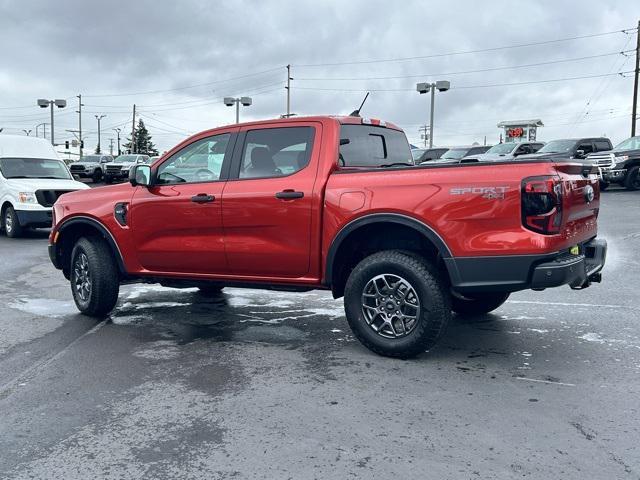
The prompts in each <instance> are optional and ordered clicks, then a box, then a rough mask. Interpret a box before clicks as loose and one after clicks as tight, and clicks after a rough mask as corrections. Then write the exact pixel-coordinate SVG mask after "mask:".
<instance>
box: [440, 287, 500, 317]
mask: <svg viewBox="0 0 640 480" xmlns="http://www.w3.org/2000/svg"><path fill="white" fill-rule="evenodd" d="M507 298H509V293H508V292H497V293H480V294H474V295H464V296H463V295H460V294H457V293H454V294H453V295H452V296H451V310H453V311H454V312H456V313H457V314H458V315H463V316H472V315H484V314H485V313H489V312H492V311H494V310H495V309H496V308H498V307H499V306H500V305H502V304H503V303H504V302H506V301H507Z"/></svg>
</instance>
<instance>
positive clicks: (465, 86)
mask: <svg viewBox="0 0 640 480" xmlns="http://www.w3.org/2000/svg"><path fill="white" fill-rule="evenodd" d="M625 73H631V71H625V72H615V73H602V74H598V75H583V76H579V77H566V78H552V79H547V80H532V81H527V82H510V83H492V84H485V85H457V86H452V87H451V88H450V90H454V89H455V90H462V89H472V88H491V87H510V86H515V85H532V84H539V83H553V82H566V81H571V80H584V79H588V78H600V77H607V76H612V75H624V74H625ZM291 88H295V89H297V90H318V91H328V92H358V93H362V92H413V91H415V88H364V89H348V88H324V87H291Z"/></svg>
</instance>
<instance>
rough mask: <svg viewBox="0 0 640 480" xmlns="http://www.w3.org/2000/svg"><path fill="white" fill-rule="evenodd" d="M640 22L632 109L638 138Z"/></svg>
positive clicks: (633, 129) (634, 128) (639, 21)
mask: <svg viewBox="0 0 640 480" xmlns="http://www.w3.org/2000/svg"><path fill="white" fill-rule="evenodd" d="M639 57H640V20H638V29H637V30H636V72H635V80H634V82H633V105H632V108H631V112H632V113H631V136H632V137H635V136H636V120H637V118H638V70H640V64H639V63H638V62H639V61H640V59H639Z"/></svg>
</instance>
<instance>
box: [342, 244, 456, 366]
mask: <svg viewBox="0 0 640 480" xmlns="http://www.w3.org/2000/svg"><path fill="white" fill-rule="evenodd" d="M344 305H345V311H346V316H347V321H348V322H349V325H350V326H351V330H352V331H353V333H354V335H355V336H356V338H358V340H360V342H361V343H362V344H363V345H364V346H365V347H367V348H368V349H369V350H371V351H373V352H375V353H378V354H380V355H384V356H388V357H398V358H410V357H413V356H416V355H418V354H420V353H422V352H424V351H426V350H428V349H430V348H431V347H433V346H434V345H435V344H436V342H437V341H438V340H439V339H440V337H441V336H442V334H443V333H444V331H445V329H446V326H447V323H448V322H449V318H450V317H451V306H450V305H449V295H448V294H447V293H446V291H445V288H444V286H443V283H442V282H441V280H440V278H439V275H438V273H437V270H436V269H435V268H434V267H433V266H432V265H431V264H429V263H428V262H427V261H426V260H425V259H423V258H421V257H418V256H414V255H413V254H410V253H406V252H401V251H398V250H387V251H383V252H379V253H375V254H373V255H371V256H369V257H367V258H365V259H364V260H362V261H361V262H360V263H359V264H358V265H357V266H356V267H355V268H354V269H353V271H352V272H351V274H350V275H349V278H348V280H347V284H346V287H345V293H344Z"/></svg>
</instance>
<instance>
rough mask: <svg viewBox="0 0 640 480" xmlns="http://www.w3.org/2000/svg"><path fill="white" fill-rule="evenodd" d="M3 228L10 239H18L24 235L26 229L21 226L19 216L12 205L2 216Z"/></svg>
mask: <svg viewBox="0 0 640 480" xmlns="http://www.w3.org/2000/svg"><path fill="white" fill-rule="evenodd" d="M2 227H3V228H4V231H5V232H6V234H7V237H9V238H18V237H20V236H22V234H23V233H24V228H23V227H22V225H20V220H18V215H16V211H15V210H14V209H13V207H12V206H11V205H9V206H8V207H7V208H6V209H5V211H4V215H3V216H2Z"/></svg>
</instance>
